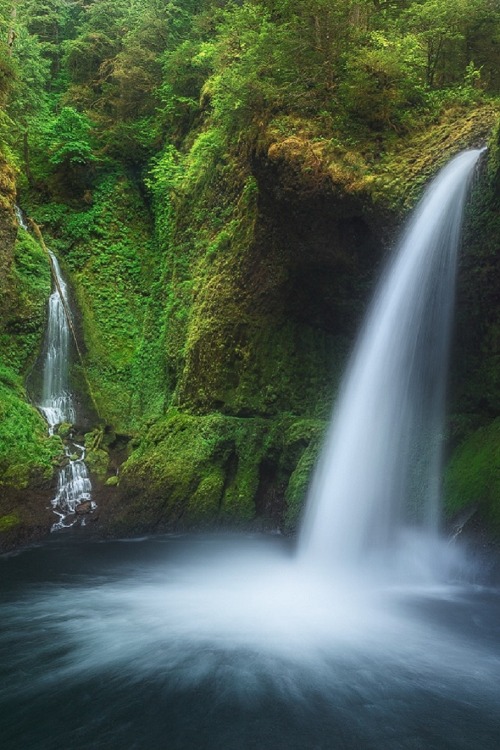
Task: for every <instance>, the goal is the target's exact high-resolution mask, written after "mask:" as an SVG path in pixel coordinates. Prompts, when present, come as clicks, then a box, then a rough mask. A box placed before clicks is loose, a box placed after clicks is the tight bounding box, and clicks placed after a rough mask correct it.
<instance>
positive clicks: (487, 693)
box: [0, 537, 500, 750]
mask: <svg viewBox="0 0 500 750" xmlns="http://www.w3.org/2000/svg"><path fill="white" fill-rule="evenodd" d="M0 566H1V580H2V594H1V604H2V606H1V623H2V627H1V635H0V676H1V679H0V738H1V747H2V748H3V750H10V748H19V749H21V748H22V749H23V750H24V748H29V749H30V750H35V749H37V748H43V749H44V750H46V749H47V750H48V749H49V748H50V749H52V748H53V749H54V750H56V749H59V748H61V749H62V748H65V749H66V748H72V749H75V750H79V749H80V748H117V749H118V748H120V750H123V749H124V748H127V750H128V749H132V748H144V749H146V748H147V749H148V750H154V749H155V748H166V749H167V748H168V749H169V750H174V749H175V748H182V749H183V750H191V749H193V750H195V749H196V750H198V749H205V748H206V749H207V750H209V749H210V750H212V749H213V750H215V749H217V750H233V749H234V750H236V749H240V748H243V749H247V748H256V749H257V748H259V750H260V749H263V750H278V749H280V750H295V749H296V750H299V749H300V750H304V749H305V748H315V749H317V750H319V749H321V750H323V749H324V750H330V749H331V750H334V749H335V750H341V749H343V748H344V749H349V750H351V749H352V750H354V749H356V750H359V749H363V748H370V749H373V750H375V749H379V748H380V750H382V749H383V750H391V749H394V750H395V749H396V748H398V749H400V748H402V749H406V748H412V749H413V748H415V749H418V750H421V749H423V748H426V749H432V748H436V749H439V750H441V748H450V750H451V749H453V750H460V749H463V750H471V748H482V749H483V750H488V748H491V750H493V749H495V750H496V749H497V748H498V746H499V740H500V715H499V712H498V706H499V705H500V596H499V591H498V589H496V588H494V587H491V586H490V587H485V586H481V585H479V584H478V583H477V582H476V583H475V584H472V583H463V582H462V583H459V582H456V583H447V584H444V583H442V582H439V581H432V580H431V579H430V578H428V577H426V576H423V577H422V578H421V580H420V582H415V576H414V575H412V578H413V581H414V582H413V583H412V584H411V585H410V584H409V583H408V582H405V581H404V580H403V579H398V578H395V579H394V580H393V581H391V582H390V581H388V580H387V575H386V573H385V574H384V576H383V577H381V579H380V582H378V579H377V576H376V575H375V574H374V575H373V576H372V577H371V578H370V577H369V576H367V575H366V573H365V574H364V576H363V579H362V580H356V579H355V578H349V576H345V577H344V578H343V579H342V580H336V579H338V575H333V574H325V575H324V576H323V575H321V574H320V573H319V572H318V571H314V570H312V569H310V570H307V569H305V568H304V566H299V565H298V564H297V562H296V560H295V557H294V555H293V554H292V550H291V549H290V548H289V544H288V543H287V542H284V541H283V540H281V539H280V538H276V537H274V538H273V537H253V538H252V537H195V538H190V537H158V538H153V539H143V540H137V541H132V540H129V541H121V542H105V543H78V544H75V543H74V542H71V541H70V540H65V539H62V538H60V539H55V540H54V541H52V542H51V543H49V544H47V545H45V546H41V547H38V548H33V549H29V550H26V551H24V552H22V553H21V554H19V555H17V556H11V557H4V558H2V559H0ZM456 574H457V575H458V574H459V571H458V568H456ZM477 580H479V578H478V579H477ZM382 581H383V582H382Z"/></svg>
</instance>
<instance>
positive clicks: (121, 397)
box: [5, 107, 497, 534]
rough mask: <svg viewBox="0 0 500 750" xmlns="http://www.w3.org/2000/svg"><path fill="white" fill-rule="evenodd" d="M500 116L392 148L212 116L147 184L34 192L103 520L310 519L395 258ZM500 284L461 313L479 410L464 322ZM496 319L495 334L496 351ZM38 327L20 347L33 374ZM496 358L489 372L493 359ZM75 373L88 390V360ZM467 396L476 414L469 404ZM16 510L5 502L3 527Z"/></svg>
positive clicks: (467, 118) (124, 526)
mask: <svg viewBox="0 0 500 750" xmlns="http://www.w3.org/2000/svg"><path fill="white" fill-rule="evenodd" d="M495 117H496V114H495V112H494V111H493V110H492V109H491V108H488V107H485V108H482V109H479V110H477V111H476V112H473V113H466V112H458V113H455V114H454V115H453V114H450V113H448V114H447V115H446V117H444V118H443V120H442V121H441V122H439V123H437V124H436V125H435V126H434V127H432V128H430V129H428V130H427V131H426V132H425V133H422V134H420V135H418V136H415V137H414V138H413V139H411V138H406V139H405V140H404V141H402V140H401V139H400V140H398V139H395V141H394V142H390V143H386V144H385V145H384V151H383V153H382V154H377V153H376V145H375V144H374V143H371V144H368V145H367V148H366V150H365V151H364V152H362V151H361V150H358V151H354V150H352V151H351V150H349V149H348V148H346V147H345V146H344V147H342V148H341V147H340V146H339V145H338V143H336V142H334V140H332V139H330V140H328V138H326V136H325V135H324V134H323V135H322V136H321V137H320V136H319V135H318V134H316V135H315V134H312V133H310V132H308V131H307V130H305V129H304V128H303V126H302V124H300V123H298V122H294V123H293V124H290V123H288V124H287V126H286V128H285V127H284V126H283V124H281V126H280V127H277V126H275V127H270V128H269V129H268V131H267V134H266V137H265V138H264V137H263V138H262V139H261V141H259V142H258V143H257V144H256V145H255V144H254V146H253V147H252V148H251V149H247V150H244V149H240V148H238V147H235V146H234V144H233V145H231V143H229V142H228V141H227V139H226V138H225V137H222V136H221V134H220V133H219V132H218V131H216V130H210V129H207V130H203V131H202V132H200V133H199V134H198V135H197V136H196V138H194V140H193V138H192V139H191V144H190V147H189V148H187V147H186V149H185V150H184V151H183V152H181V151H179V152H175V153H174V151H175V150H174V149H172V147H169V148H168V150H167V151H166V152H165V154H164V155H163V156H162V158H161V159H159V160H158V162H157V167H156V169H157V173H158V174H160V175H161V179H162V180H163V181H164V183H165V184H166V189H165V191H164V192H163V193H161V192H154V191H153V193H154V194H153V196H152V198H151V196H149V197H147V196H145V194H144V192H143V191H142V190H141V188H140V183H139V182H138V181H137V180H136V179H133V178H132V177H131V176H130V175H125V174H123V173H119V172H117V173H114V174H108V175H106V174H101V175H100V176H99V177H98V178H96V179H95V181H94V185H93V186H92V187H91V189H89V191H87V193H86V194H85V196H84V199H83V201H80V202H79V204H78V205H73V204H67V203H63V202H57V203H56V202H52V203H46V202H45V203H40V202H38V203H35V202H34V201H33V202H32V205H31V206H30V212H31V214H32V215H34V216H35V218H36V219H37V220H38V221H39V222H41V223H43V224H44V231H45V233H46V236H47V238H48V241H49V244H51V246H52V247H53V249H54V250H55V251H56V252H57V254H58V255H59V257H60V259H61V262H62V264H63V267H64V270H65V273H66V276H67V277H68V278H69V279H70V280H71V283H72V285H73V288H74V294H75V300H76V302H77V307H78V309H79V311H80V318H81V320H80V328H81V338H82V350H83V357H84V366H85V369H86V375H87V378H88V381H89V383H90V386H91V390H92V392H93V394H94V398H95V401H96V403H97V407H98V411H99V417H98V418H97V417H95V416H94V417H93V419H94V420H97V421H98V422H99V426H98V427H97V428H96V429H95V430H94V431H93V432H92V433H89V435H87V439H86V442H87V443H88V446H89V453H88V456H89V465H90V469H91V471H92V473H93V484H94V487H95V496H96V499H97V501H98V503H99V522H98V523H96V524H92V525H91V528H94V529H95V528H100V529H101V532H102V533H113V534H114V533H120V534H122V533H132V532H145V531H151V530H165V529H171V528H179V527H186V528H192V527H204V526H207V525H210V526H213V525H216V526H217V525H228V524H231V525H235V524H236V525H238V524H245V526H248V525H249V524H250V525H252V524H253V525H254V527H255V526H256V527H257V528H276V527H279V528H285V529H288V530H291V529H293V528H295V527H296V525H297V523H298V521H299V518H300V513H301V508H302V505H303V502H304V498H305V495H306V492H307V486H308V482H309V479H310V475H311V471H312V469H313V466H314V463H315V461H316V459H317V455H318V451H319V447H320V445H321V440H322V436H323V433H324V430H325V427H326V424H327V420H328V417H329V414H330V411H331V406H332V403H333V401H334V398H335V393H336V389H337V387H338V383H339V380H340V376H341V373H342V371H343V368H344V365H345V362H346V357H347V355H348V352H349V350H350V348H351V346H352V343H353V340H354V338H355V335H356V332H357V330H358V327H359V323H360V321H361V319H362V317H363V313H364V310H365V309H366V305H367V303H368V301H369V298H370V296H371V291H372V288H373V285H374V280H375V279H376V277H377V275H378V271H379V269H380V266H381V264H382V262H383V257H384V256H385V255H386V254H387V252H388V250H389V248H390V246H391V244H392V242H393V239H394V236H395V234H396V232H397V229H398V227H399V226H400V224H401V222H402V221H403V220H404V218H405V217H406V215H407V213H408V210H409V208H410V207H411V206H413V205H414V203H415V201H416V200H417V199H418V197H419V195H420V193H421V190H422V187H423V185H424V184H425V182H426V181H427V180H428V179H429V178H430V177H431V176H432V175H433V174H434V173H435V172H436V171H437V169H438V168H439V167H440V166H441V165H442V163H443V162H444V161H446V160H447V159H449V158H450V157H451V156H452V155H453V154H454V153H456V152H458V151H459V150H461V149H462V148H464V147H466V146H467V145H476V144H478V143H480V142H483V141H484V140H485V138H486V137H487V134H488V132H489V131H490V130H491V127H492V124H493V122H494V119H495ZM492 163H493V161H492V160H490V172H491V169H492V167H491V164H492ZM162 184H163V183H162ZM482 184H483V183H481V185H482ZM488 184H493V182H491V181H490V183H488ZM490 195H493V193H491V192H490ZM59 200H60V201H61V199H59ZM151 200H152V205H150V201H151ZM488 205H490V204H488ZM485 210H486V209H485ZM496 210H497V209H496V208H494V206H493V204H491V207H490V208H488V211H489V214H488V216H489V218H488V220H487V221H488V222H492V221H493V220H494V219H493V217H494V215H495V211H496ZM479 213H480V212H479ZM152 215H153V216H155V217H156V224H155V226H153V221H152ZM474 232H475V230H474V228H473V227H472V229H471V233H472V234H474ZM27 242H30V239H29V237H28V236H27V235H26V236H24V234H23V235H22V240H21V244H20V245H19V243H18V246H19V247H21V246H22V245H23V243H24V244H25V245H26V243H27ZM477 247H478V248H479V245H478V246H477ZM32 251H33V252H35V250H34V248H32ZM495 251H496V249H495V248H494V247H493V246H491V248H490V250H488V258H489V260H488V263H487V267H488V268H489V267H490V265H491V263H492V262H493V260H492V259H493V257H494V255H495ZM470 252H471V253H472V255H473V256H474V257H476V253H478V252H480V251H479V249H477V250H475V251H473V250H471V251H470ZM467 257H468V256H467ZM471 257H472V256H471ZM477 257H479V256H477ZM40 262H41V259H40ZM474 269H475V262H473V261H471V266H470V268H467V266H466V265H465V266H464V270H463V279H464V283H465V288H466V290H467V289H468V291H466V293H465V294H466V297H467V295H469V297H470V300H471V304H473V303H472V300H476V302H477V294H478V285H479V286H481V283H482V282H481V281H480V280H477V283H476V281H474V278H475V277H474V274H475V270H474ZM40 278H41V279H43V274H42V276H40ZM483 282H484V278H483ZM43 283H46V282H43ZM48 289H49V283H48V280H47V289H45V291H44V294H47V295H48ZM493 289H494V285H493V286H492V287H491V294H493ZM481 293H482V292H479V294H481ZM462 296H463V293H462ZM469 297H467V298H469ZM490 302H491V300H490V301H489V302H488V301H486V300H485V303H484V305H482V306H480V309H479V310H478V312H477V316H476V317H475V318H470V319H469V320H468V322H467V323H466V324H465V325H463V326H462V325H461V330H463V332H464V335H468V336H470V337H471V340H472V341H473V342H474V345H473V346H468V345H467V347H465V348H466V349H467V355H466V356H465V355H464V357H463V358H462V359H463V361H461V363H460V367H458V368H456V372H457V374H459V375H460V378H458V380H457V384H456V387H455V391H454V394H455V395H454V398H455V403H457V404H461V403H463V399H462V401H460V398H462V396H461V395H460V394H461V393H468V394H469V395H468V396H467V398H469V400H470V402H471V403H472V404H474V406H473V407H471V408H472V409H473V410H475V411H474V414H476V413H477V412H478V411H479V412H480V411H481V407H479V406H478V404H479V402H480V399H479V397H478V389H477V388H476V390H474V386H473V381H474V373H476V375H477V365H478V363H479V362H483V360H482V359H481V356H482V355H481V353H480V351H479V352H478V351H476V349H474V346H476V343H477V341H478V339H477V336H476V332H475V328H474V326H475V323H474V325H473V326H472V328H471V327H470V325H469V323H470V322H471V320H472V319H474V320H475V321H476V322H477V323H478V324H479V323H480V321H481V320H484V319H483V317H482V316H483V314H484V315H487V314H488V313H487V310H486V308H488V309H489V303H490ZM474 304H475V303H474ZM39 326H40V323H38V324H37V327H36V329H37V330H38V329H39ZM467 331H469V332H470V331H472V332H471V333H468V334H467ZM488 336H489V337H490V338H488ZM488 336H486V338H484V340H483V344H481V347H483V348H484V349H485V350H487V351H488V352H489V353H493V351H494V349H493V346H492V341H491V332H490V333H489V334H488ZM35 338H36V337H35ZM35 338H34V339H33V340H32V341H31V343H30V345H29V346H27V348H26V349H25V350H22V347H21V344H20V343H19V345H16V347H15V350H16V351H21V350H22V351H24V352H25V354H23V356H22V357H21V360H22V361H21V360H20V361H19V362H18V364H17V367H18V369H17V372H19V373H20V374H22V373H23V372H25V371H26V367H27V365H28V363H29V361H30V358H32V357H33V356H34V351H35V349H36V346H35ZM457 346H458V347H460V346H462V344H460V343H459V344H457ZM489 356H490V354H488V357H489ZM492 356H493V357H494V355H493V354H492ZM467 363H469V364H467ZM474 363H475V364H474ZM481 366H483V365H481ZM485 366H486V365H485ZM486 370H487V371H488V373H490V374H489V375H488V377H490V379H491V378H494V374H493V372H494V368H493V359H491V361H490V362H489V365H488V366H486ZM18 377H19V376H18ZM485 377H486V371H485ZM73 378H74V383H75V386H76V387H77V388H80V389H81V390H82V391H85V389H86V384H85V379H84V378H83V374H82V369H81V365H80V364H78V363H77V364H75V366H74V367H73ZM481 378H482V376H481ZM19 383H20V387H21V388H22V381H18V384H19ZM460 389H462V390H460ZM479 390H481V389H479ZM490 391H491V393H493V391H494V389H492V388H491V389H490ZM464 398H465V396H464ZM492 398H493V397H492ZM29 408H31V407H29ZM494 408H495V407H494V403H493V401H491V404H490V406H489V407H488V409H489V411H488V414H490V415H491V414H492V413H493V411H494ZM455 411H456V412H457V413H458V412H459V413H460V419H458V422H460V420H461V423H464V414H465V412H466V411H467V409H466V408H464V407H462V406H457V408H456V409H455ZM30 413H34V412H30ZM36 418H37V419H39V418H38V417H36ZM475 418H476V417H474V419H475ZM25 421H26V419H25ZM456 421H457V420H456ZM469 421H470V420H469ZM486 422H487V419H486ZM483 423H484V422H481V420H479V421H476V422H475V423H474V424H475V426H477V427H480V426H481V425H482V424H483ZM42 427H43V425H42V424H41V423H40V429H42ZM41 434H42V433H41V432H40V435H41ZM466 434H470V430H469V432H468V433H467V431H462V433H461V438H460V439H462V438H463V437H464V436H466ZM44 439H45V440H46V438H44ZM54 440H55V441H57V440H58V438H55V439H54ZM457 440H458V438H457ZM53 448H55V445H54V446H53ZM51 455H52V458H53V454H51ZM51 460H52V459H51ZM45 467H46V475H44V476H46V477H47V478H48V476H49V473H50V470H49V467H50V460H48V462H47V461H46V463H45ZM42 475H43V472H42ZM45 481H48V479H47V480H45ZM28 486H29V487H32V486H33V482H32V481H31V480H29V481H28ZM19 504H21V500H19ZM15 514H16V509H15V508H13V509H9V510H8V512H6V513H5V517H6V518H8V519H10V520H9V521H8V522H7V521H6V522H5V524H6V526H9V528H12V526H13V524H14V521H13V518H14V517H17V516H16V515H15ZM33 523H34V521H33Z"/></svg>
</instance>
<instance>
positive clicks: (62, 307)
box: [40, 253, 75, 435]
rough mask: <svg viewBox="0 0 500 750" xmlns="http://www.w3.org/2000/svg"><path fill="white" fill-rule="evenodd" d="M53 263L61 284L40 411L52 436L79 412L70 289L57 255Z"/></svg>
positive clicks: (51, 319) (55, 295)
mask: <svg viewBox="0 0 500 750" xmlns="http://www.w3.org/2000/svg"><path fill="white" fill-rule="evenodd" d="M50 259H51V262H52V269H53V272H54V276H55V278H56V280H57V284H56V285H55V288H54V291H53V292H52V294H51V295H50V299H49V315H48V327H47V335H46V353H45V361H44V366H43V389H42V400H41V403H40V410H41V411H42V412H43V414H44V415H45V418H46V420H47V422H48V423H49V433H50V434H51V435H52V434H53V432H54V427H55V426H56V425H58V424H61V422H69V423H71V424H73V422H74V421H75V409H74V405H73V398H72V396H71V393H70V390H69V383H68V361H69V360H68V354H69V344H70V329H69V325H68V320H67V317H66V311H68V310H69V307H68V301H67V300H68V297H67V287H66V283H65V281H64V279H63V278H62V275H61V269H60V267H59V263H58V261H57V258H56V257H55V255H54V254H53V253H50ZM59 290H60V292H61V293H59Z"/></svg>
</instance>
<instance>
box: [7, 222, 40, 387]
mask: <svg viewBox="0 0 500 750" xmlns="http://www.w3.org/2000/svg"><path fill="white" fill-rule="evenodd" d="M9 287H10V294H11V295H12V297H13V298H14V299H15V304H14V305H13V306H12V309H10V310H9V312H8V315H7V317H6V319H5V320H4V321H2V323H3V325H2V326H1V327H0V356H1V359H2V361H3V362H4V364H6V365H7V366H8V367H11V368H13V369H14V371H15V372H17V373H20V372H23V371H25V369H26V367H27V366H28V365H29V364H32V363H33V361H34V358H35V357H36V356H37V354H38V351H39V347H40V344H41V340H42V336H43V330H44V326H45V321H46V307H47V299H48V297H49V294H50V289H51V277H50V267H49V262H48V259H47V256H46V255H45V253H44V252H43V250H42V248H41V247H40V246H39V245H38V243H37V242H35V240H34V239H33V238H32V237H31V235H29V234H28V233H27V232H25V231H24V230H22V229H20V230H19V231H18V238H17V241H16V244H15V248H14V267H13V270H12V273H11V276H10V279H9Z"/></svg>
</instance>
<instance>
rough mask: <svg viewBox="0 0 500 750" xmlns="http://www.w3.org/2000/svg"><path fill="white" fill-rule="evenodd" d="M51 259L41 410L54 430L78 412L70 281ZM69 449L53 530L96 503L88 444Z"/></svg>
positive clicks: (55, 502) (70, 445) (71, 445)
mask: <svg viewBox="0 0 500 750" xmlns="http://www.w3.org/2000/svg"><path fill="white" fill-rule="evenodd" d="M50 260H51V265H52V272H53V276H54V281H55V284H54V290H53V292H52V294H51V295H50V299H49V312H48V324H47V332H46V336H45V346H44V363H43V385H42V399H41V402H40V410H41V411H42V412H43V414H44V415H45V418H46V419H47V422H48V425H49V432H50V434H53V432H54V429H55V427H56V426H57V425H59V424H61V423H64V422H66V423H69V424H71V425H72V424H73V423H74V421H75V416H76V415H75V404H74V399H73V395H72V393H71V390H70V387H69V376H68V369H69V354H70V337H71V331H70V325H69V320H68V318H69V316H70V315H71V312H70V307H69V302H68V292H67V285H66V283H65V281H64V279H63V276H62V274H61V269H60V267H59V263H58V261H57V258H56V257H55V255H54V254H53V253H50ZM65 451H66V457H67V461H66V464H65V465H64V466H63V467H62V468H61V469H60V471H59V476H58V487H57V493H56V495H55V497H54V499H53V500H52V507H53V509H54V513H55V514H56V515H57V516H59V521H58V522H57V523H55V524H54V525H53V527H52V530H53V531H55V530H57V529H60V528H65V527H66V526H72V525H73V524H74V523H76V518H74V519H73V520H70V521H69V522H66V519H67V518H68V516H72V515H73V514H75V513H76V512H77V510H78V508H79V506H82V504H83V503H89V504H90V508H89V509H93V508H94V507H95V504H94V503H93V502H92V500H91V489H92V487H91V483H90V479H89V475H88V471H87V467H86V465H85V449H84V447H83V446H82V445H80V444H79V443H75V442H73V441H69V440H67V441H66V445H65ZM82 523H84V516H83V515H82Z"/></svg>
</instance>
